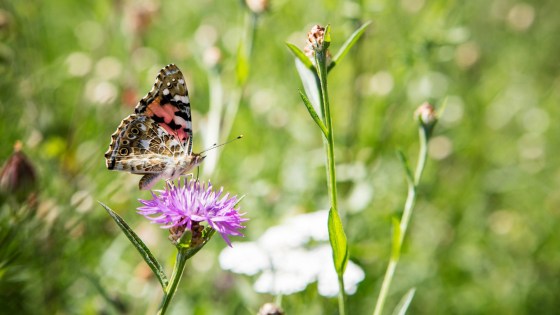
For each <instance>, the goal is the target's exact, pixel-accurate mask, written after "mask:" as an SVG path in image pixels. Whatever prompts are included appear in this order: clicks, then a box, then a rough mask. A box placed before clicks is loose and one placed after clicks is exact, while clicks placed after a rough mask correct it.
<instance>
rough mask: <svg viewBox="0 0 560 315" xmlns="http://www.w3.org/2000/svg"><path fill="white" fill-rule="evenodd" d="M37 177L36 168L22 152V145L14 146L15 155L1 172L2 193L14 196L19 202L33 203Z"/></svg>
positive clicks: (0, 187)
mask: <svg viewBox="0 0 560 315" xmlns="http://www.w3.org/2000/svg"><path fill="white" fill-rule="evenodd" d="M36 186H37V175H36V173H35V168H34V167H33V165H32V164H31V162H29V160H28V159H27V157H26V156H25V154H23V152H21V143H20V142H19V141H18V142H16V144H15V145H14V153H12V155H11V156H10V157H9V158H8V160H7V161H6V163H5V164H4V166H3V167H2V171H1V172H0V192H1V193H2V194H3V195H6V196H10V195H12V196H14V197H15V198H16V200H18V201H19V202H22V201H26V200H29V201H32V200H31V199H34V197H35V193H36V188H37V187H36Z"/></svg>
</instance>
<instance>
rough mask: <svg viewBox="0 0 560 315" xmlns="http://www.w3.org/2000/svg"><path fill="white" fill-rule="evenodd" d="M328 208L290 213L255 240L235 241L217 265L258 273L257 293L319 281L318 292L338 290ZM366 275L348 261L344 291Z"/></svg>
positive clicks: (298, 287) (293, 290)
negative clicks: (328, 227)
mask: <svg viewBox="0 0 560 315" xmlns="http://www.w3.org/2000/svg"><path fill="white" fill-rule="evenodd" d="M327 220H328V211H327V210H324V211H317V212H314V213H309V214H303V215H298V216H295V217H292V218H290V219H288V220H286V222H284V223H283V224H281V225H277V226H274V227H271V228H270V229H268V230H267V231H266V232H265V233H264V234H263V235H262V236H261V237H260V238H259V239H258V240H257V241H256V242H244V243H234V244H233V247H232V248H225V249H224V250H223V251H222V252H221V254H220V266H221V267H222V268H223V269H225V270H230V271H232V272H234V273H239V274H245V275H250V276H252V275H257V274H259V276H258V278H257V280H256V282H255V283H254V285H253V287H254V289H255V291H257V292H259V293H270V294H274V295H278V294H283V295H286V294H293V293H296V292H300V291H303V290H305V288H306V287H307V285H309V284H311V283H313V282H315V281H318V290H319V294H320V295H322V296H326V297H332V296H336V295H337V294H338V281H337V276H336V272H335V269H334V265H333V262H332V250H331V248H330V246H329V243H328V239H329V235H328V229H327ZM364 277H365V274H364V271H363V270H362V269H361V268H360V267H358V266H357V265H356V264H354V263H353V262H351V261H349V262H348V265H347V267H346V272H345V273H344V287H345V291H346V293H347V294H354V293H355V292H356V289H357V285H358V283H360V282H361V281H362V280H363V279H364Z"/></svg>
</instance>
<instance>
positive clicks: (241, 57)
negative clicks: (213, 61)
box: [235, 41, 249, 86]
mask: <svg viewBox="0 0 560 315" xmlns="http://www.w3.org/2000/svg"><path fill="white" fill-rule="evenodd" d="M243 47H244V45H243V41H241V42H240V43H239V47H238V48H237V63H236V64H235V77H236V79H237V84H238V85H239V86H243V85H244V84H245V82H247V78H248V77H249V60H248V59H247V54H246V53H245V49H244V48H243Z"/></svg>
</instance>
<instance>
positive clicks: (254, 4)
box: [245, 0, 269, 14]
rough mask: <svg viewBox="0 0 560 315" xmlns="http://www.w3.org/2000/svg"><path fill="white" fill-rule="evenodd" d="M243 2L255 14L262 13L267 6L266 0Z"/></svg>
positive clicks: (246, 0)
mask: <svg viewBox="0 0 560 315" xmlns="http://www.w3.org/2000/svg"><path fill="white" fill-rule="evenodd" d="M245 4H247V7H248V8H249V10H251V11H253V13H255V14H261V13H264V12H265V11H266V10H268V6H269V2H268V0H245Z"/></svg>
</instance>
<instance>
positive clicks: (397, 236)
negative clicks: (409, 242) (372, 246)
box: [391, 217, 402, 261]
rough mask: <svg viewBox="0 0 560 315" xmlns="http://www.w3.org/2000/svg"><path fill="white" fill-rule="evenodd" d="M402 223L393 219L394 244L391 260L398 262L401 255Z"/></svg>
mask: <svg viewBox="0 0 560 315" xmlns="http://www.w3.org/2000/svg"><path fill="white" fill-rule="evenodd" d="M401 234H402V230H401V222H400V221H399V219H397V218H395V217H393V242H392V246H391V260H393V261H398V260H399V256H400V255H401V245H402V244H401Z"/></svg>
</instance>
